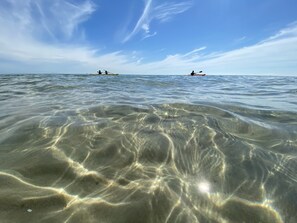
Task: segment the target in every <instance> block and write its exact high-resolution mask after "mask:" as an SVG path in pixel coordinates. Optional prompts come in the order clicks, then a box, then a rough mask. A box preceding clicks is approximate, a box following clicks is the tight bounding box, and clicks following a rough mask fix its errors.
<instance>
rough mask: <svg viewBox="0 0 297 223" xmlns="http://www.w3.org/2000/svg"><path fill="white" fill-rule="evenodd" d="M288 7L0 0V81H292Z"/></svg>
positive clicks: (289, 0)
mask: <svg viewBox="0 0 297 223" xmlns="http://www.w3.org/2000/svg"><path fill="white" fill-rule="evenodd" d="M296 12H297V1H296V0H260V1H259V0H184V1H183V0H1V1H0V27H1V28H0V73H40V72H42V73H94V72H95V71H96V70H97V69H106V70H110V71H112V72H117V73H124V74H186V73H189V72H191V71H192V70H197V71H198V70H203V71H204V72H206V73H207V74H209V75H211V74H213V75H218V74H245V75H249V74H257V75H297V13H296Z"/></svg>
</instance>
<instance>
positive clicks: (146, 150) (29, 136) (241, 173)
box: [0, 74, 297, 223]
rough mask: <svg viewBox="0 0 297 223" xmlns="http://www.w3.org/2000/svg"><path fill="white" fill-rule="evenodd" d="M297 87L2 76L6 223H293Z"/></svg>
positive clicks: (0, 166) (287, 83) (294, 81)
mask: <svg viewBox="0 0 297 223" xmlns="http://www.w3.org/2000/svg"><path fill="white" fill-rule="evenodd" d="M296 111H297V78H296V77H256V76H252V77H247V76H206V77H188V76H128V75H127V76H117V77H98V76H92V75H38V74H36V75H29V74H27V75H1V76H0V219H1V222H5V223H6V222H117V223H118V222H151V223H156V222H202V223H204V222H207V223H208V222H226V223H227V222H230V223H231V222H232V223H233V222H262V223H266V222H267V223H274V222H286V223H287V222H289V223H295V222H297V213H296V210H297V202H296V200H297V171H296V170H297V113H296Z"/></svg>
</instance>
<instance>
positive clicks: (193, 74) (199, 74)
mask: <svg viewBox="0 0 297 223" xmlns="http://www.w3.org/2000/svg"><path fill="white" fill-rule="evenodd" d="M188 76H206V74H205V73H202V71H199V73H194V71H192V73H190V74H188Z"/></svg>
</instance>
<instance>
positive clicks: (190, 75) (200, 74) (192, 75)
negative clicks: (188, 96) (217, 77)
mask: <svg viewBox="0 0 297 223" xmlns="http://www.w3.org/2000/svg"><path fill="white" fill-rule="evenodd" d="M188 76H206V74H188Z"/></svg>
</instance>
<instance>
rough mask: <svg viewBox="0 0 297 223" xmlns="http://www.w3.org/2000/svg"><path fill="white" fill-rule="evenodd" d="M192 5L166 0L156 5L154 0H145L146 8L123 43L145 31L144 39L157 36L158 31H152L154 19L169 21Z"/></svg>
mask: <svg viewBox="0 0 297 223" xmlns="http://www.w3.org/2000/svg"><path fill="white" fill-rule="evenodd" d="M191 6H192V3H191V2H182V3H174V2H166V3H163V4H160V5H156V4H155V3H154V1H153V0H145V4H144V9H143V12H142V14H141V16H140V18H139V19H138V20H137V23H136V25H135V26H134V29H133V30H132V31H131V32H129V33H128V34H127V35H126V36H125V38H124V39H123V41H122V42H123V43H124V42H127V41H129V40H130V39H131V38H132V37H133V36H135V35H136V34H137V33H139V32H141V31H143V39H145V38H148V37H152V36H155V35H156V34H157V32H153V33H151V30H150V24H151V22H152V21H153V20H157V21H159V22H168V21H169V20H170V19H172V18H173V17H174V16H176V15H178V14H181V13H183V12H185V11H187V10H188V9H189V8H190V7H191Z"/></svg>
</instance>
